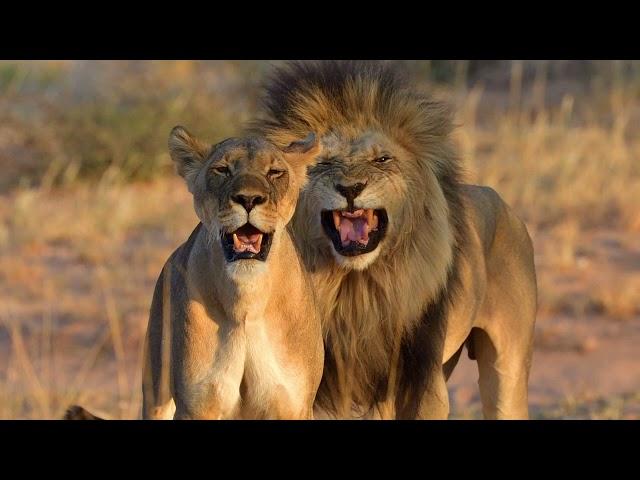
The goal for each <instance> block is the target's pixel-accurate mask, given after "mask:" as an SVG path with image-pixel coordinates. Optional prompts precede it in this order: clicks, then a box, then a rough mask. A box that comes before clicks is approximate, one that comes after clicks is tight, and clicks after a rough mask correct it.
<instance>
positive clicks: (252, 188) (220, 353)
mask: <svg viewBox="0 0 640 480" xmlns="http://www.w3.org/2000/svg"><path fill="white" fill-rule="evenodd" d="M169 147H170V152H171V158H172V159H173V161H174V162H175V164H176V165H177V169H178V172H179V174H180V175H181V176H182V177H184V179H185V181H186V183H187V186H188V188H189V191H190V192H191V193H192V194H193V198H194V206H195V211H196V213H197V215H198V217H199V219H200V221H201V223H200V224H199V225H198V226H197V227H196V229H195V230H194V231H193V233H192V234H191V236H190V237H189V239H188V240H187V241H186V242H185V243H184V244H183V245H182V246H180V247H179V248H178V249H177V250H176V251H175V252H174V253H173V254H172V255H171V257H170V258H169V260H168V261H167V263H166V264H165V266H164V268H163V269H162V272H161V274H160V277H159V278H158V281H157V283H156V288H155V292H154V295H153V302H152V306H151V313H150V318H149V326H148V329H147V335H146V339H145V364H144V372H143V412H142V416H143V418H145V419H169V418H176V419H230V418H244V419H247V418H252V419H256V418H270V419H284V418H286V419H309V418H312V416H313V402H314V398H315V394H316V390H317V388H318V384H319V383H320V379H321V376H322V365H323V353H324V351H323V344H322V333H321V326H320V318H319V315H318V313H317V309H316V305H315V300H314V294H313V291H312V289H311V284H310V282H309V281H308V279H307V277H306V275H305V271H304V269H303V264H302V262H301V260H300V259H299V257H298V253H297V251H296V249H295V246H294V243H293V240H292V238H291V235H290V233H289V231H288V230H287V224H288V223H289V221H290V219H291V217H292V216H293V213H294V209H295V206H296V202H297V198H298V193H299V190H300V188H301V187H302V186H303V185H304V183H305V181H306V168H307V164H308V163H309V161H310V160H311V159H313V157H315V156H316V155H317V154H318V152H319V145H318V142H317V141H316V140H315V137H313V135H311V136H309V137H307V139H305V140H304V141H294V142H290V145H288V146H287V147H286V148H284V149H277V148H275V147H274V146H273V145H270V144H269V143H267V142H265V141H264V140H263V139H260V138H232V139H228V140H225V141H224V142H222V143H219V144H217V145H215V146H213V147H210V146H207V145H203V144H202V143H200V142H199V141H198V140H196V139H195V138H194V137H192V136H191V135H190V134H189V133H188V132H187V131H186V130H185V129H184V128H182V127H176V128H174V129H173V130H172V132H171V136H170V139H169ZM85 412H86V411H83V410H82V409H78V408H77V407H75V408H72V409H70V410H69V413H68V414H67V418H69V417H73V416H76V417H78V418H81V417H83V416H84V418H87V413H85ZM88 415H91V414H88Z"/></svg>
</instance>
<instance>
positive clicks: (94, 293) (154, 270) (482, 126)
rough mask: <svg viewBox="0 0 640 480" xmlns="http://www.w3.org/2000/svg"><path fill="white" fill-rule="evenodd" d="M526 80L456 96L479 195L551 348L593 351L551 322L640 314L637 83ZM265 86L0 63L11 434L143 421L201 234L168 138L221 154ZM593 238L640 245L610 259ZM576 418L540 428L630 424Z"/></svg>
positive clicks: (159, 70)
mask: <svg viewBox="0 0 640 480" xmlns="http://www.w3.org/2000/svg"><path fill="white" fill-rule="evenodd" d="M11 65H14V67H11ZM514 65H515V67H514V68H513V70H512V71H511V73H510V75H509V76H508V83H507V90H506V91H502V92H501V93H500V92H499V93H500V94H499V95H498V97H496V95H497V94H496V92H495V90H491V89H490V88H489V87H486V86H483V85H482V84H480V83H477V84H476V85H475V86H472V88H470V89H466V88H465V85H464V82H462V81H461V80H460V78H461V77H463V76H464V75H466V74H467V70H466V67H464V66H460V67H456V68H454V69H453V70H452V72H454V81H452V83H453V84H456V85H458V88H455V89H452V88H449V87H447V88H445V89H444V94H445V95H447V96H448V97H449V98H451V99H452V100H453V101H455V102H456V103H457V104H458V106H459V123H460V125H461V127H460V129H459V132H458V137H459V140H460V144H461V147H462V150H463V152H464V156H465V160H466V163H467V166H468V170H469V179H470V180H471V181H473V182H474V183H481V184H486V185H490V186H492V187H494V188H495V189H496V190H497V191H498V192H499V193H500V194H501V195H502V196H503V198H504V199H505V200H506V201H507V202H508V203H509V204H510V205H511V206H512V208H513V209H514V210H515V211H516V212H517V213H518V214H519V215H520V216H522V217H523V218H524V219H525V220H526V222H527V225H528V226H529V229H530V231H531V233H532V237H533V239H534V243H535V245H536V253H537V259H536V261H537V264H538V272H539V283H540V312H541V321H540V324H541V326H542V329H541V330H540V332H539V335H538V339H539V341H540V346H541V348H543V349H544V348H547V349H561V350H567V349H568V350H575V351H576V352H582V353H584V352H585V351H587V352H588V351H589V349H590V348H592V347H593V345H591V346H590V344H589V342H590V340H588V339H589V337H588V336H587V337H584V338H582V339H577V340H576V339H572V338H570V337H569V338H567V337H566V336H564V337H563V336H562V335H565V334H564V333H563V334H562V335H560V334H559V333H558V332H557V331H554V329H553V328H552V326H549V325H545V321H546V320H545V319H547V318H552V317H553V316H554V315H568V316H573V317H579V316H584V315H597V316H602V317H607V318H611V319H615V320H624V321H627V322H629V321H634V320H635V321H637V319H638V317H639V315H640V302H639V298H640V289H639V287H640V278H639V277H640V275H639V272H640V256H637V254H638V252H637V250H634V248H635V249H637V247H636V246H634V244H633V243H634V242H633V239H634V238H636V237H637V234H638V232H639V231H640V209H639V208H638V205H640V161H639V159H640V80H639V79H638V77H635V78H633V79H631V80H629V79H624V78H623V79H622V80H621V79H620V78H618V77H615V78H614V79H613V80H611V81H610V82H608V83H607V82H605V81H600V82H594V83H593V84H594V85H595V87H597V88H595V87H594V88H595V89H592V90H590V91H588V92H587V94H582V95H581V94H579V92H578V91H577V90H578V89H576V92H573V93H571V91H570V92H569V93H564V94H562V95H561V96H560V99H559V100H557V101H555V102H551V103H548V102H545V100H544V99H545V98H546V97H547V96H548V94H549V92H550V90H551V88H552V85H551V83H550V82H546V81H545V80H544V77H543V76H536V77H535V78H534V81H533V83H532V84H526V82H524V80H523V76H526V75H523V73H522V69H521V68H520V67H518V66H517V65H518V64H517V63H516V64H514ZM11 68H13V70H11ZM262 69H264V65H263V64H246V65H244V64H240V63H227V64H224V63H223V64H215V65H209V64H203V63H199V62H167V63H162V62H152V63H145V64H138V65H136V64H135V63H134V64H127V65H126V66H122V65H120V66H118V64H115V63H109V62H107V63H104V64H93V65H91V64H89V65H87V64H82V65H80V66H78V65H75V64H69V63H65V62H62V63H53V64H51V63H47V64H34V65H23V64H19V65H18V66H15V64H0V92H2V93H3V100H0V112H2V113H0V124H2V125H3V128H1V129H0V167H4V166H6V167H7V169H6V172H7V175H5V176H3V181H2V182H0V189H3V191H4V193H2V194H1V197H0V305H2V308H1V309H0V418H55V417H60V416H61V415H62V413H63V412H64V409H65V408H66V406H67V405H68V404H69V403H71V402H79V403H84V404H86V405H88V406H91V407H92V408H94V409H97V410H102V411H105V412H108V413H109V415H110V416H112V417H116V418H134V417H135V416H137V415H138V413H139V409H140V397H141V395H140V374H141V367H140V365H141V349H142V338H143V336H144V329H145V327H146V316H147V311H148V308H149V304H150V300H151V295H152V291H153V284H154V282H155V279H156V277H157V275H158V273H159V271H160V269H161V267H162V264H163V262H164V261H165V259H166V258H167V256H168V254H169V253H170V252H171V251H172V250H173V249H174V248H176V247H177V246H178V245H179V244H180V243H181V242H182V241H184V239H186V237H187V235H188V234H189V233H190V231H191V229H192V228H193V227H194V226H195V224H196V218H195V214H194V213H193V209H192V205H191V199H190V197H189V194H188V192H187V191H186V188H185V187H184V186H183V185H182V182H181V181H180V180H179V179H177V178H174V176H171V175H170V176H168V177H167V175H166V174H167V173H169V172H170V168H168V167H169V161H168V156H167V155H166V151H165V150H166V148H165V144H166V136H167V134H168V131H169V129H170V127H171V126H173V124H176V123H185V124H187V125H189V126H191V127H192V128H193V129H194V130H195V131H201V132H203V131H206V132H209V135H208V137H210V138H211V139H216V138H221V137H223V136H225V135H228V134H231V133H233V130H234V129H235V128H236V127H237V125H239V123H240V122H241V120H242V119H244V118H246V116H247V115H248V112H249V111H250V108H251V106H252V102H253V100H251V99H252V98H253V97H252V95H254V94H253V93H249V94H248V93H247V92H253V90H251V86H252V85H254V84H255V79H256V78H257V77H258V75H256V72H258V73H260V72H261V71H262ZM25 72H26V73H25ZM247 72H249V73H251V75H246V73H247ZM91 74H93V75H94V76H95V77H96V78H97V79H98V80H95V79H94V80H92V81H89V80H87V78H85V77H86V75H91ZM249 77H250V78H251V79H252V81H253V83H251V82H249V83H247V82H246V78H249ZM598 78H600V77H598ZM114 79H117V80H118V81H115V80H114ZM60 84H63V87H60ZM234 85H237V87H234ZM254 86H255V85H254ZM569 90H571V89H569ZM245 94H246V98H248V99H249V100H243V98H245ZM496 98H497V99H498V100H500V101H498V100H496ZM62 105H66V106H68V108H62ZM21 178H22V182H21V181H20V179H21ZM81 178H89V181H88V182H87V181H79V179H81ZM132 178H133V179H148V178H154V179H153V180H152V181H146V182H140V181H139V180H138V181H137V182H136V183H129V180H131V179H132ZM599 231H607V232H613V233H612V234H613V235H616V236H619V237H620V238H628V240H625V241H623V242H622V243H621V244H620V245H618V246H614V247H612V248H610V246H607V245H604V244H603V245H604V246H601V245H600V244H599V243H597V242H595V240H594V239H597V238H599V237H596V236H595V233H594V232H599ZM616 252H617V253H616ZM614 254H621V255H622V256H623V257H624V255H627V258H628V261H625V258H621V259H619V258H617V257H616V258H614V257H615V255H614ZM603 276H604V277H606V278H607V281H606V282H603V281H599V280H598V279H599V278H600V279H601V278H603ZM564 280H566V281H565V282H564V283H563V281H564ZM565 283H566V284H568V285H570V288H569V287H567V288H565V287H563V286H562V285H564V284H565ZM585 338H586V340H585ZM585 342H586V343H585ZM592 343H593V342H592ZM637 400H638V398H637V395H636V396H635V397H633V396H632V397H629V398H626V397H625V400H624V402H626V403H624V402H623V403H624V405H628V404H632V403H633V402H637ZM611 402H613V400H611ZM569 403H570V402H569ZM614 403H615V402H614ZM583 404H584V405H587V406H586V407H584V408H586V409H587V410H584V409H582V407H581V406H580V405H583ZM616 405H617V404H616ZM565 407H566V408H565ZM565 407H563V408H564V410H563V409H562V408H560V409H559V410H557V411H556V410H553V409H552V410H549V412H545V413H540V414H539V415H538V416H542V417H544V416H546V415H550V416H566V415H569V416H571V415H577V416H583V417H588V418H590V417H598V416H604V417H607V418H609V417H614V418H616V417H620V416H621V415H623V413H619V411H620V412H622V411H624V408H622V410H620V409H618V407H615V408H614V407H611V406H604V407H603V406H602V405H601V404H599V403H597V402H596V403H595V404H594V403H593V402H591V403H589V402H586V401H585V402H582V401H581V400H575V402H574V403H573V404H571V405H569V406H565ZM625 408H626V407H625ZM605 410H606V412H605V413H602V412H603V411H605ZM617 412H618V413H617ZM460 415H461V416H465V414H464V412H463V413H462V414H460ZM469 415H470V416H473V415H475V413H473V412H472V413H471V414H469Z"/></svg>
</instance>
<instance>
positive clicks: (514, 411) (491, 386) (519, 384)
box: [472, 328, 532, 419]
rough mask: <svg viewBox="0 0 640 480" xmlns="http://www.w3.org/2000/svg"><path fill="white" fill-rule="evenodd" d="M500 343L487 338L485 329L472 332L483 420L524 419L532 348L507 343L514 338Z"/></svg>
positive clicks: (527, 411)
mask: <svg viewBox="0 0 640 480" xmlns="http://www.w3.org/2000/svg"><path fill="white" fill-rule="evenodd" d="M501 340H502V341H500V340H498V339H497V338H495V337H494V338H491V336H490V335H489V334H488V333H487V332H486V331H485V330H481V329H479V328H474V329H473V332H472V341H473V353H474V354H475V356H476V359H477V362H478V371H479V374H480V375H479V380H478V383H479V386H480V398H481V400H482V411H483V415H484V418H486V419H527V418H529V407H528V383H529V370H530V367H531V356H532V348H531V347H530V346H528V345H526V346H524V347H522V348H518V347H516V346H515V345H514V344H510V342H513V341H514V339H510V338H504V337H503V338H502V339H501ZM513 343H517V341H515V342H513Z"/></svg>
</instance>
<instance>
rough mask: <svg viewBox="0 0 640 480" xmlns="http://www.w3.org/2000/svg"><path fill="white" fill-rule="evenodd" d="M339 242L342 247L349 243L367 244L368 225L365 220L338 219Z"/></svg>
mask: <svg viewBox="0 0 640 480" xmlns="http://www.w3.org/2000/svg"><path fill="white" fill-rule="evenodd" d="M339 230H340V241H341V242H342V246H343V247H344V246H347V245H348V244H349V243H350V242H358V243H361V244H363V245H366V244H367V243H369V225H368V223H367V220H366V218H360V217H359V218H346V217H341V218H340V229H339Z"/></svg>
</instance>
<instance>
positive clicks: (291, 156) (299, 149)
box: [282, 133, 321, 176]
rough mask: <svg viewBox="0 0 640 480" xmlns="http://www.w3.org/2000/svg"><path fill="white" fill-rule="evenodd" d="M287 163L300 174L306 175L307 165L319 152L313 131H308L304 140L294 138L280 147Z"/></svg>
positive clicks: (318, 144)
mask: <svg viewBox="0 0 640 480" xmlns="http://www.w3.org/2000/svg"><path fill="white" fill-rule="evenodd" d="M282 151H283V152H284V155H285V157H286V159H287V162H288V163H289V165H291V167H292V168H294V169H295V170H297V171H298V172H299V174H300V175H303V176H306V171H307V167H308V166H309V165H311V164H312V163H313V161H314V160H315V158H316V157H317V156H318V155H319V154H320V151H321V146H320V142H319V141H318V139H317V138H316V136H315V134H314V133H310V134H309V135H307V137H306V138H305V139H304V140H296V141H295V142H291V144H290V145H289V146H287V147H285V148H283V149H282Z"/></svg>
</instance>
